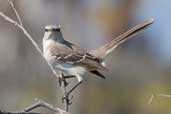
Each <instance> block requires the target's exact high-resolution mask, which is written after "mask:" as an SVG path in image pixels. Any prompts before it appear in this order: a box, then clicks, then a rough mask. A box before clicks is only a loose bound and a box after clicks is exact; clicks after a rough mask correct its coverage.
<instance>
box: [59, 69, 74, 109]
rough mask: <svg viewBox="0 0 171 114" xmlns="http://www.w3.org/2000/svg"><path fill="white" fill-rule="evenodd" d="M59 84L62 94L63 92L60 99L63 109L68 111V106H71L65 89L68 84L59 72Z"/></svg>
mask: <svg viewBox="0 0 171 114" xmlns="http://www.w3.org/2000/svg"><path fill="white" fill-rule="evenodd" d="M59 80H60V81H61V82H60V83H61V88H62V92H63V98H62V102H63V103H64V105H65V106H64V107H65V110H66V111H68V110H69V105H71V102H70V100H71V99H69V95H67V89H66V86H67V84H68V82H67V81H66V78H65V77H64V75H63V73H62V72H60V79H59Z"/></svg>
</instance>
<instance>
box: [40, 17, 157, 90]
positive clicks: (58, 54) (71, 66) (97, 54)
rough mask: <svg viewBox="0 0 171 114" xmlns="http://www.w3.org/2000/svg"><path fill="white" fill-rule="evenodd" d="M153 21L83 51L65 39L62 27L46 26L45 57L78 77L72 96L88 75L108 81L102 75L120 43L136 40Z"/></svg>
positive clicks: (61, 70)
mask: <svg viewBox="0 0 171 114" xmlns="http://www.w3.org/2000/svg"><path fill="white" fill-rule="evenodd" d="M153 22H154V19H153V18H149V19H147V20H145V21H144V22H143V23H141V24H138V25H136V26H134V27H133V28H131V29H129V30H127V31H126V32H124V33H123V34H121V35H119V36H118V37H116V38H114V39H113V40H111V41H110V42H108V43H106V44H104V45H102V46H100V47H98V48H96V49H93V50H86V49H82V48H81V47H79V46H77V45H75V44H74V43H71V42H69V41H67V40H65V39H64V37H63V33H62V31H61V28H60V26H57V25H46V26H45V33H44V36H43V55H44V57H45V59H46V60H47V61H48V63H49V64H50V65H52V67H53V68H54V69H55V70H56V71H60V72H63V73H65V74H67V75H71V76H75V77H76V78H77V80H78V83H77V84H76V85H75V86H74V87H73V88H72V89H71V90H70V92H68V93H71V92H72V91H73V90H74V89H75V88H76V87H78V86H79V85H80V84H81V83H82V82H83V76H84V74H85V73H86V72H90V73H92V74H94V75H97V76H99V77H101V78H103V79H105V76H104V75H103V74H102V73H100V71H105V70H107V68H106V64H105V62H104V60H105V58H106V57H107V56H108V55H109V54H110V53H111V52H112V51H113V50H115V49H116V48H117V47H118V46H119V45H120V44H122V43H124V42H125V41H127V40H128V39H130V38H133V37H134V36H135V35H137V34H138V33H139V32H140V31H142V30H144V29H145V28H147V27H148V26H149V25H151V24H152V23H153Z"/></svg>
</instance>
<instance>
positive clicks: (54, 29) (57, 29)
mask: <svg viewBox="0 0 171 114" xmlns="http://www.w3.org/2000/svg"><path fill="white" fill-rule="evenodd" d="M45 31H46V32H47V31H57V32H60V28H51V29H45Z"/></svg>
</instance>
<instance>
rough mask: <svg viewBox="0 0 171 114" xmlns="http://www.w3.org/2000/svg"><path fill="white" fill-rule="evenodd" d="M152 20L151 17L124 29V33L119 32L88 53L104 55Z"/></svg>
mask: <svg viewBox="0 0 171 114" xmlns="http://www.w3.org/2000/svg"><path fill="white" fill-rule="evenodd" d="M153 22H154V19H153V18H150V19H147V20H146V21H144V22H143V23H142V24H138V25H136V26H135V27H133V28H132V29H130V30H128V31H126V32H125V33H123V34H121V35H120V36H118V37H116V38H115V39H113V40H112V41H111V42H109V43H107V44H105V45H103V46H102V47H100V48H97V49H95V50H92V51H91V52H90V53H91V54H92V55H95V56H97V57H100V58H104V57H106V56H107V55H108V54H109V53H110V52H112V51H113V50H114V49H115V48H116V47H117V46H119V45H120V44H122V43H123V42H125V41H126V40H128V39H130V38H132V37H133V36H135V35H136V34H137V33H139V32H140V31H142V30H144V29H145V28H147V27H148V26H149V25H151V24H152V23H153Z"/></svg>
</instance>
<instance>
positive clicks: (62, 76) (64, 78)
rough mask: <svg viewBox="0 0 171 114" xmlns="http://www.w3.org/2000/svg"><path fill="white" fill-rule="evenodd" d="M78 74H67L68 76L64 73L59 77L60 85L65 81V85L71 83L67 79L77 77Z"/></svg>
mask: <svg viewBox="0 0 171 114" xmlns="http://www.w3.org/2000/svg"><path fill="white" fill-rule="evenodd" d="M75 77H76V76H75V75H67V76H64V74H63V73H62V74H61V76H60V77H59V80H58V81H59V86H61V85H62V83H63V82H64V83H65V84H64V85H65V87H66V86H67V85H68V84H69V82H67V81H66V79H70V78H75Z"/></svg>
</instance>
